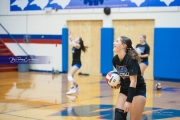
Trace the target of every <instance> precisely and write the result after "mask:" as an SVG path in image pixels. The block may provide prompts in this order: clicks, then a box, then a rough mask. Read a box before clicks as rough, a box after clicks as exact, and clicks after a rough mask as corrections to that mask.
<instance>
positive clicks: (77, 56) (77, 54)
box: [66, 33, 88, 95]
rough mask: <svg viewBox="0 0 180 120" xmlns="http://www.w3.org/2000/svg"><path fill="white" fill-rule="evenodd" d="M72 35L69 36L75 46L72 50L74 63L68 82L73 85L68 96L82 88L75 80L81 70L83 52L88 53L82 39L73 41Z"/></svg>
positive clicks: (71, 43)
mask: <svg viewBox="0 0 180 120" xmlns="http://www.w3.org/2000/svg"><path fill="white" fill-rule="evenodd" d="M71 37H72V35H71V33H70V34H69V43H70V45H72V46H73V48H72V55H73V61H72V66H71V69H70V70H69V72H68V76H67V78H68V81H69V82H70V83H71V87H70V90H69V91H68V92H67V93H66V94H68V95H69V94H74V93H76V92H77V91H78V90H79V89H80V88H79V86H78V84H77V83H76V81H75V79H74V78H73V76H74V74H75V73H76V71H78V70H79V69H80V68H81V65H82V64H81V50H82V51H83V52H86V51H87V48H88V47H86V46H84V42H83V40H82V38H81V37H77V38H76V39H75V40H72V39H71Z"/></svg>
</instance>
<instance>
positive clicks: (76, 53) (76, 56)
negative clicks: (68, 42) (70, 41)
mask: <svg viewBox="0 0 180 120" xmlns="http://www.w3.org/2000/svg"><path fill="white" fill-rule="evenodd" d="M72 53H73V61H72V64H80V65H81V48H79V49H77V48H75V47H73V48H72Z"/></svg>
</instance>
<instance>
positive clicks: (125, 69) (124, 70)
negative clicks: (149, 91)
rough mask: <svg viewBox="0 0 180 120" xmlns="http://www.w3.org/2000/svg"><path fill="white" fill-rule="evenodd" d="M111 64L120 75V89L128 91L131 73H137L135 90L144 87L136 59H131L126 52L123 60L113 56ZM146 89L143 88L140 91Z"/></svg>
mask: <svg viewBox="0 0 180 120" xmlns="http://www.w3.org/2000/svg"><path fill="white" fill-rule="evenodd" d="M112 62H113V66H114V67H115V68H116V70H117V72H118V74H119V75H120V76H121V78H122V81H121V89H123V90H125V91H128V88H129V85H130V78H129V76H131V75H137V84H136V88H137V90H138V89H139V88H141V87H143V86H144V87H145V86H146V85H145V82H144V78H143V77H142V76H141V70H140V67H139V64H138V61H137V60H133V59H132V58H131V57H130V55H129V54H126V55H125V56H124V58H123V60H120V59H119V57H118V55H115V56H114V57H113V60H112ZM145 91H146V90H145V89H144V90H143V91H142V93H144V92H145Z"/></svg>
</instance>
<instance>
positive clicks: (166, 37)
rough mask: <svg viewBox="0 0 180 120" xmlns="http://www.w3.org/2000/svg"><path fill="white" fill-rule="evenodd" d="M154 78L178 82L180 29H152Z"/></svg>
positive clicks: (179, 74) (179, 71)
mask: <svg viewBox="0 0 180 120" xmlns="http://www.w3.org/2000/svg"><path fill="white" fill-rule="evenodd" d="M154 78H155V79H159V80H161V79H163V80H169V81H172V80H177V81H179V82H180V28H155V29H154Z"/></svg>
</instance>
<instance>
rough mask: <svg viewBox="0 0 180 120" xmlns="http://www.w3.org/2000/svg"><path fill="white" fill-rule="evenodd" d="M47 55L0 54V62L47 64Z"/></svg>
mask: <svg viewBox="0 0 180 120" xmlns="http://www.w3.org/2000/svg"><path fill="white" fill-rule="evenodd" d="M50 61H51V58H50V57H48V56H0V64H49V63H50Z"/></svg>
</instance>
